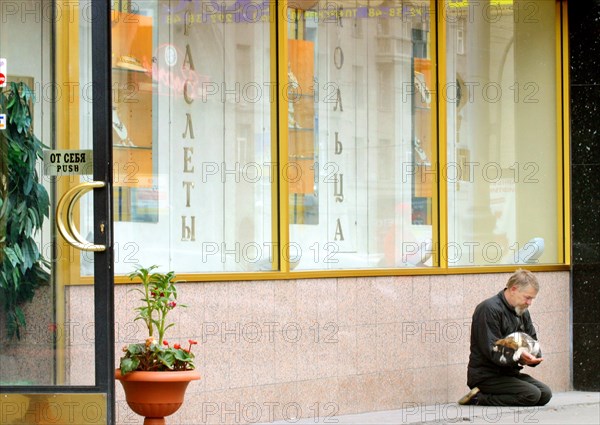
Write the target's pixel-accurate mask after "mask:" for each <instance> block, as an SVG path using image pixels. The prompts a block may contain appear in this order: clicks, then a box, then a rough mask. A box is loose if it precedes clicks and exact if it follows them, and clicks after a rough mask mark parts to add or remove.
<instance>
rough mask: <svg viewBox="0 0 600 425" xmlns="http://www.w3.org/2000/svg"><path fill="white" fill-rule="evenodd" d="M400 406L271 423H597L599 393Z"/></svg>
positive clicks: (356, 424) (599, 414) (340, 424)
mask: <svg viewBox="0 0 600 425" xmlns="http://www.w3.org/2000/svg"><path fill="white" fill-rule="evenodd" d="M404 406H405V407H404V408H403V409H400V410H388V411H380V412H368V413H360V414H355V415H345V416H330V417H322V418H306V419H300V420H295V419H291V420H290V419H288V420H284V421H278V422H274V423H273V424H281V425H284V424H285V425H289V424H291V423H293V424H339V425H343V424H347V425H399V424H423V423H427V424H469V425H470V424H481V425H483V424H488V425H489V424H556V425H564V424H578V425H579V424H594V425H598V424H600V393H596V392H581V391H569V392H564V393H557V394H554V395H553V397H552V400H550V402H549V403H548V404H547V405H546V406H541V407H495V406H460V405H458V404H457V403H449V404H433V405H427V406H426V405H422V404H416V403H408V402H407V403H405V404H404Z"/></svg>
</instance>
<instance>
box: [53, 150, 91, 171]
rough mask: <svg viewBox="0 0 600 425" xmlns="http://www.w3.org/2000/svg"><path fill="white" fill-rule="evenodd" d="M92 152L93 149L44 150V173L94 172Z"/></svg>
mask: <svg viewBox="0 0 600 425" xmlns="http://www.w3.org/2000/svg"><path fill="white" fill-rule="evenodd" d="M92 152H93V151H92V150H91V149H86V150H53V151H44V174H45V175H47V176H65V175H74V174H93V166H94V157H93V154H92Z"/></svg>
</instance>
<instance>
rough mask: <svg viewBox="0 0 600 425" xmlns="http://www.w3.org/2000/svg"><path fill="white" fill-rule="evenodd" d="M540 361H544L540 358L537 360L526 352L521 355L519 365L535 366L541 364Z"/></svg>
mask: <svg viewBox="0 0 600 425" xmlns="http://www.w3.org/2000/svg"><path fill="white" fill-rule="evenodd" d="M542 360H544V359H543V358H542V357H540V358H537V357H535V356H532V355H531V354H529V353H527V352H523V353H522V354H521V358H520V359H519V363H521V364H524V365H527V366H535V365H537V364H540V363H541V362H542Z"/></svg>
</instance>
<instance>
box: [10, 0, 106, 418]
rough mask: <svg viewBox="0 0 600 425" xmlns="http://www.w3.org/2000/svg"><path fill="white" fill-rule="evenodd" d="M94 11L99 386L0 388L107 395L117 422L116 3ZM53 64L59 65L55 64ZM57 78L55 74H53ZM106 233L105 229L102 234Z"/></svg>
mask: <svg viewBox="0 0 600 425" xmlns="http://www.w3.org/2000/svg"><path fill="white" fill-rule="evenodd" d="M52 7H53V9H55V8H56V3H55V2H53V5H52ZM90 7H91V10H92V19H91V28H92V46H91V48H92V52H93V54H92V55H91V56H92V64H91V65H92V81H93V99H92V107H93V117H92V129H93V150H94V169H93V179H94V181H102V182H105V186H104V187H103V188H100V189H94V192H93V193H94V195H93V196H94V243H96V244H102V245H105V246H106V250H105V251H103V252H96V253H94V322H95V326H94V332H95V344H94V351H95V385H93V386H67V385H28V386H13V385H11V386H0V394H2V393H4V394H53V393H55V394H59V393H60V394H105V395H106V402H107V405H106V419H107V423H108V424H113V423H114V422H115V394H114V393H115V378H114V371H115V353H114V347H115V336H114V264H113V221H112V202H113V200H112V184H113V173H112V167H113V166H112V131H110V128H111V127H110V125H109V124H110V117H111V103H112V97H111V85H112V84H111V33H110V12H111V2H108V1H90ZM53 63H54V60H53ZM52 74H54V72H53V73H52ZM101 229H102V230H101Z"/></svg>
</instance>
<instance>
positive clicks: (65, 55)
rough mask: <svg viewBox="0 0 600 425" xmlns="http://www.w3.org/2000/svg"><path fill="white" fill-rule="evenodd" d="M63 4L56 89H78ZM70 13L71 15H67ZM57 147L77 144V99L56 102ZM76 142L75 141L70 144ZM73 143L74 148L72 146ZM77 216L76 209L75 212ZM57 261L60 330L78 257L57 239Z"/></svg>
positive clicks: (70, 24) (59, 365)
mask: <svg viewBox="0 0 600 425" xmlns="http://www.w3.org/2000/svg"><path fill="white" fill-rule="evenodd" d="M65 3H66V1H64V0H60V1H57V2H56V7H58V8H60V9H61V10H63V12H64V13H66V14H69V16H65V19H60V20H59V21H58V22H57V23H56V83H57V84H58V86H59V87H66V88H68V91H69V93H71V88H72V87H73V86H74V87H79V85H77V84H74V83H76V82H78V81H79V59H78V58H79V13H78V10H77V8H75V10H73V9H72V8H69V7H64V6H65ZM71 13H72V14H73V15H72V16H70V14H71ZM55 126H56V127H55V128H56V140H57V144H56V148H57V149H74V148H77V147H78V141H79V96H62V97H60V98H58V99H56V122H55ZM73 141H75V142H73ZM73 144H75V146H73ZM74 182H76V179H75V178H71V176H69V177H66V176H63V177H59V178H57V183H56V194H57V196H59V197H60V196H61V195H62V194H63V193H65V192H66V191H67V190H68V189H69V188H70V187H71V185H72V184H74ZM74 215H75V216H76V217H78V216H79V209H78V208H77V210H76V211H75V214H74ZM56 240H57V253H56V256H57V262H56V266H55V273H54V285H55V298H54V302H55V310H56V313H55V314H56V318H55V319H56V324H57V326H58V327H59V328H60V329H66V328H65V320H66V312H65V306H66V298H65V287H66V286H67V285H70V284H72V283H73V282H76V281H77V278H78V277H79V255H77V251H75V253H74V251H73V248H72V247H71V246H70V245H69V244H67V243H66V241H65V240H64V239H63V238H62V237H60V236H57V238H56ZM65 355H66V338H60V339H58V340H57V341H56V384H58V385H61V384H64V383H65V380H66V367H65V365H66V357H65Z"/></svg>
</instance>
